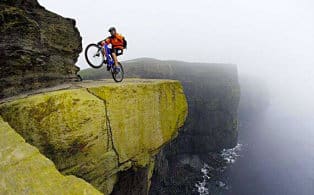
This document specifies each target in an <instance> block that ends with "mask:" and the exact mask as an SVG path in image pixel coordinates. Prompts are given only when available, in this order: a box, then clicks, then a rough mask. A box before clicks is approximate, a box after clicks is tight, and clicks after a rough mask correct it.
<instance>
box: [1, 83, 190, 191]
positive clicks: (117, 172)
mask: <svg viewBox="0 0 314 195" xmlns="http://www.w3.org/2000/svg"><path fill="white" fill-rule="evenodd" d="M0 114H1V116H2V117H3V119H4V120H5V121H7V122H8V123H9V124H10V125H11V126H12V127H13V128H14V129H15V130H16V131H17V132H18V133H19V134H21V135H22V136H23V137H24V139H25V140H26V141H27V142H28V143H30V144H32V145H34V146H36V147H37V148H38V149H39V151H40V152H41V153H43V154H44V155H46V156H47V157H48V158H49V159H51V160H52V161H53V162H54V163H55V165H56V167H57V168H58V169H59V170H60V171H61V172H62V173H63V174H66V175H68V174H71V175H75V176H77V177H80V178H83V179H84V180H86V181H88V182H90V183H91V184H92V185H93V186H95V187H96V188H97V189H98V190H100V191H101V192H103V193H104V194H110V193H111V192H112V194H147V193H148V190H149V186H150V177H151V176H152V171H153V168H154V156H155V155H156V154H157V153H158V152H159V151H160V149H161V148H162V147H163V146H165V145H166V144H167V143H168V142H170V141H171V140H172V139H174V137H176V136H177V133H178V129H179V128H180V127H182V126H183V124H184V121H185V118H186V115H187V102H186V99H185V95H184V93H183V89H182V86H181V84H180V83H179V82H178V81H171V80H129V81H126V82H124V83H123V84H115V83H107V84H105V85H104V84H103V81H102V82H91V83H88V82H87V83H83V84H76V85H75V86H74V87H71V88H70V89H65V90H58V91H52V92H46V93H41V94H37V95H30V96H26V97H25V98H22V99H17V100H12V101H9V102H5V103H2V104H1V105H0ZM121 178H122V179H121Z"/></svg>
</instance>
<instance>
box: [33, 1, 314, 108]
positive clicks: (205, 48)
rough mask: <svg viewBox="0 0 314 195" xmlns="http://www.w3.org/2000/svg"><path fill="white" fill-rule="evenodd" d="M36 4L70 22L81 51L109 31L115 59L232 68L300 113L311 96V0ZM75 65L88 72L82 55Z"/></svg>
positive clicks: (313, 22)
mask: <svg viewBox="0 0 314 195" xmlns="http://www.w3.org/2000/svg"><path fill="white" fill-rule="evenodd" d="M39 2H40V3H41V4H42V5H43V6H45V7H46V8H47V9H48V10H51V11H53V12H56V13H58V14H60V15H62V16H65V17H70V18H74V19H75V20H76V21H77V26H78V28H79V30H80V32H81V36H82V37H83V47H86V45H87V44H89V43H93V42H98V41H99V40H101V39H104V38H105V37H106V36H108V33H107V30H108V28H109V27H110V26H115V27H116V28H117V30H118V31H119V32H120V33H121V34H123V35H124V36H125V37H126V39H127V40H128V50H127V51H126V52H125V55H124V56H122V57H121V59H120V60H128V59H133V58H139V57H152V58H157V59H162V60H168V59H174V60H183V61H192V62H195V61H197V62H210V63H215V62H220V63H232V64H237V65H238V69H239V72H240V73H241V74H251V75H254V76H256V77H260V78H261V79H264V80H265V82H267V83H268V84H269V85H271V86H272V87H274V89H276V90H279V92H278V94H277V95H278V96H280V98H278V100H282V98H285V99H287V100H288V99H289V101H290V103H291V101H294V103H296V106H297V104H298V102H302V105H303V107H305V105H304V101H312V98H313V97H314V95H313V94H314V93H313V92H314V86H313V82H314V66H313V65H314V1H313V0H262V1H261V0H193V1H191V0H189V1H187V0H171V1H170V0H158V1H149V0H132V1H130V0H120V1H112V2H109V1H103V0H91V1H86V0H67V1H60V0H58V1H56V0H39ZM77 65H78V66H79V67H81V68H82V69H84V68H87V67H88V66H87V64H86V62H85V59H84V58H83V56H82V55H81V57H80V59H79V61H78V63H77ZM280 91H281V92H280ZM296 94H298V95H296ZM296 98H297V99H296ZM311 108H313V109H314V105H313V107H311Z"/></svg>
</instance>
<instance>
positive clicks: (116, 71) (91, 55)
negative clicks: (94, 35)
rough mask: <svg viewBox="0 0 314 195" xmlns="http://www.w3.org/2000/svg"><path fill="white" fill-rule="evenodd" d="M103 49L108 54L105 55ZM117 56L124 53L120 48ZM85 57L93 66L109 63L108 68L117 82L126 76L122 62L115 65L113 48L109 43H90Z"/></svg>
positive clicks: (97, 66)
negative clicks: (112, 54)
mask: <svg viewBox="0 0 314 195" xmlns="http://www.w3.org/2000/svg"><path fill="white" fill-rule="evenodd" d="M103 49H104V50H105V51H106V56H104V55H103ZM118 51H120V52H118V53H117V56H119V55H122V53H123V51H122V50H118ZM85 58H86V61H87V63H88V64H89V65H90V66H91V67H92V68H101V67H102V66H103V65H104V64H107V70H108V71H110V73H111V75H112V78H113V80H114V81H115V82H121V81H122V80H123V78H124V70H123V66H122V64H121V63H120V62H118V64H117V65H116V66H115V65H114V60H113V58H112V56H111V49H110V48H109V47H108V45H106V44H105V45H104V46H101V45H100V44H94V43H92V44H89V45H88V46H87V47H86V49H85Z"/></svg>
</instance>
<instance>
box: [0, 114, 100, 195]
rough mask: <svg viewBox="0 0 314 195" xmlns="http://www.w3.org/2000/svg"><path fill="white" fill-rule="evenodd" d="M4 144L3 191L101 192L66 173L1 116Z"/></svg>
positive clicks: (0, 134)
mask: <svg viewBox="0 0 314 195" xmlns="http://www.w3.org/2000/svg"><path fill="white" fill-rule="evenodd" d="M0 148H1V150H0V172H1V174H0V181H1V184H0V186H1V187H0V194H85V195H89V194H99V195H100V194H101V193H100V192H99V191H97V190H96V189H95V188H93V187H92V185H90V184H88V183H87V182H85V181H84V180H82V179H79V178H77V177H74V176H63V175H62V174H61V173H60V172H59V171H58V170H57V169H56V168H55V166H54V164H53V162H51V161H50V160H48V159H47V158H46V157H45V156H43V155H42V154H41V153H40V152H39V151H38V149H37V148H35V147H33V146H31V145H29V144H27V143H25V140H24V139H23V138H22V137H21V136H20V135H19V134H17V133H16V132H15V131H14V130H13V129H12V128H11V127H10V126H9V125H8V124H7V123H5V122H4V121H3V120H2V118H1V117H0Z"/></svg>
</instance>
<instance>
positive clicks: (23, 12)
mask: <svg viewBox="0 0 314 195" xmlns="http://www.w3.org/2000/svg"><path fill="white" fill-rule="evenodd" d="M81 51H82V45H81V36H80V34H79V32H78V29H77V28H76V27H75V21H74V20H72V19H68V18H63V17H61V16H59V15H57V14H55V13H52V12H50V11H47V10H45V8H43V7H42V6H40V5H39V4H38V2H37V1H36V0H17V1H11V0H1V1H0V98H3V97H8V96H12V95H16V94H19V93H20V92H24V91H29V90H33V89H38V88H43V87H47V86H53V85H57V84H60V83H64V82H68V81H72V80H74V79H76V73H77V71H79V68H78V67H76V66H75V63H76V61H77V58H78V56H79V53H80V52H81Z"/></svg>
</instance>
